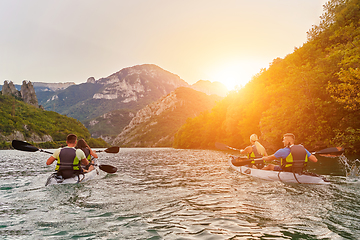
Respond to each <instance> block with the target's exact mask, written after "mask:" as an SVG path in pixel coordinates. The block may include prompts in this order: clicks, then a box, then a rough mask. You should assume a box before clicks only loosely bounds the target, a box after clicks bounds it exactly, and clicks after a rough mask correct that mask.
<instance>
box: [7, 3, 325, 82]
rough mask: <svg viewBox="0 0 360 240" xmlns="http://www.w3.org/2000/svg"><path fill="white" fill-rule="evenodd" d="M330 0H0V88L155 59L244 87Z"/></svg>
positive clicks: (297, 43)
mask: <svg viewBox="0 0 360 240" xmlns="http://www.w3.org/2000/svg"><path fill="white" fill-rule="evenodd" d="M325 2H327V1H326V0H126V1H125V0H22V1H20V0H0V84H3V81H4V80H11V81H13V82H14V83H16V84H21V82H22V81H23V80H30V81H32V82H75V83H82V82H85V81H86V80H87V78H89V77H95V79H99V78H101V77H107V76H109V75H111V74H112V73H115V72H117V71H119V70H121V69H122V68H125V67H131V66H134V65H139V64H145V63H152V64H156V65H158V66H160V67H162V68H164V69H165V70H168V71H170V72H172V73H175V74H177V75H179V76H180V77H181V78H182V79H184V80H185V81H187V82H188V83H190V84H192V83H195V82H196V81H198V80H200V79H201V80H210V81H221V82H223V83H224V84H225V85H226V86H228V87H229V88H230V87H232V86H234V85H243V84H244V83H245V82H246V81H248V80H250V79H251V77H252V76H253V75H255V74H256V73H258V72H259V71H260V69H261V68H267V67H268V66H269V63H270V62H272V60H273V59H275V58H277V57H281V58H283V57H285V56H286V55H287V54H289V53H292V52H293V51H294V47H301V46H302V44H303V43H305V42H306V39H307V34H306V32H307V31H308V30H309V29H310V28H311V27H312V25H317V24H318V23H319V17H320V16H321V15H322V13H323V7H322V6H323V5H324V4H325Z"/></svg>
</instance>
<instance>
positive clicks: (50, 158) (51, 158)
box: [46, 156, 56, 165]
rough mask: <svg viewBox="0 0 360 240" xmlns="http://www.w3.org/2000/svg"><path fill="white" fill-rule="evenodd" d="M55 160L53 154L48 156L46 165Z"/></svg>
mask: <svg viewBox="0 0 360 240" xmlns="http://www.w3.org/2000/svg"><path fill="white" fill-rule="evenodd" d="M55 160H56V158H54V157H53V156H51V157H49V158H48V160H47V161H46V165H51V164H52V163H53V162H54V161H55Z"/></svg>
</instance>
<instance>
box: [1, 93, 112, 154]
mask: <svg viewBox="0 0 360 240" xmlns="http://www.w3.org/2000/svg"><path fill="white" fill-rule="evenodd" d="M15 131H17V132H19V133H21V134H22V135H23V136H24V138H25V139H26V140H28V141H29V140H30V141H32V139H33V138H34V135H37V136H38V137H43V136H44V135H49V136H51V137H52V139H53V141H52V142H47V143H41V144H35V145H37V146H39V147H42V148H55V147H59V146H60V145H61V144H62V145H64V144H65V140H66V136H67V135H68V134H70V133H73V134H76V135H77V136H78V138H84V139H86V140H87V142H88V144H89V145H90V146H93V147H106V146H108V144H107V143H106V142H105V141H103V140H102V139H92V138H90V133H89V131H88V130H87V129H86V128H85V126H84V125H83V124H82V123H80V122H79V121H78V120H76V119H73V118H69V117H67V116H63V115H60V114H58V113H56V112H52V111H44V110H41V109H40V108H37V107H34V106H32V105H30V104H26V103H24V102H23V101H22V100H21V99H18V98H16V97H13V96H4V95H2V94H0V140H1V141H0V149H4V148H10V143H9V142H7V141H5V138H6V136H9V135H11V134H13V133H14V132H15Z"/></svg>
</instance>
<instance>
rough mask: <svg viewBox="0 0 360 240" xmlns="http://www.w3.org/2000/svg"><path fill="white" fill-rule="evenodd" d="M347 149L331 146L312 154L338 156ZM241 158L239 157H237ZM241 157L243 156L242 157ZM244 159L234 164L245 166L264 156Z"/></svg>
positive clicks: (258, 161)
mask: <svg viewBox="0 0 360 240" xmlns="http://www.w3.org/2000/svg"><path fill="white" fill-rule="evenodd" d="M344 151H345V149H344V148H342V147H330V148H325V149H322V150H319V151H316V152H312V153H311V154H313V155H314V154H319V155H321V156H327V157H333V156H338V155H341V154H342V153H343V152H344ZM237 159H239V158H237ZM240 159H241V157H240ZM242 159H244V160H241V161H239V160H237V161H234V162H233V163H234V165H235V166H244V165H246V164H249V163H251V162H252V161H255V164H256V163H262V162H263V161H264V160H263V159H262V158H256V159H253V160H252V159H247V158H245V157H244V158H242Z"/></svg>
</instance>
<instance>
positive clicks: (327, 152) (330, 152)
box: [315, 147, 345, 155]
mask: <svg viewBox="0 0 360 240" xmlns="http://www.w3.org/2000/svg"><path fill="white" fill-rule="evenodd" d="M344 151H345V149H344V148H342V147H331V148H325V149H322V150H320V151H317V152H315V154H322V155H341V154H342V153H343V152H344Z"/></svg>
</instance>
